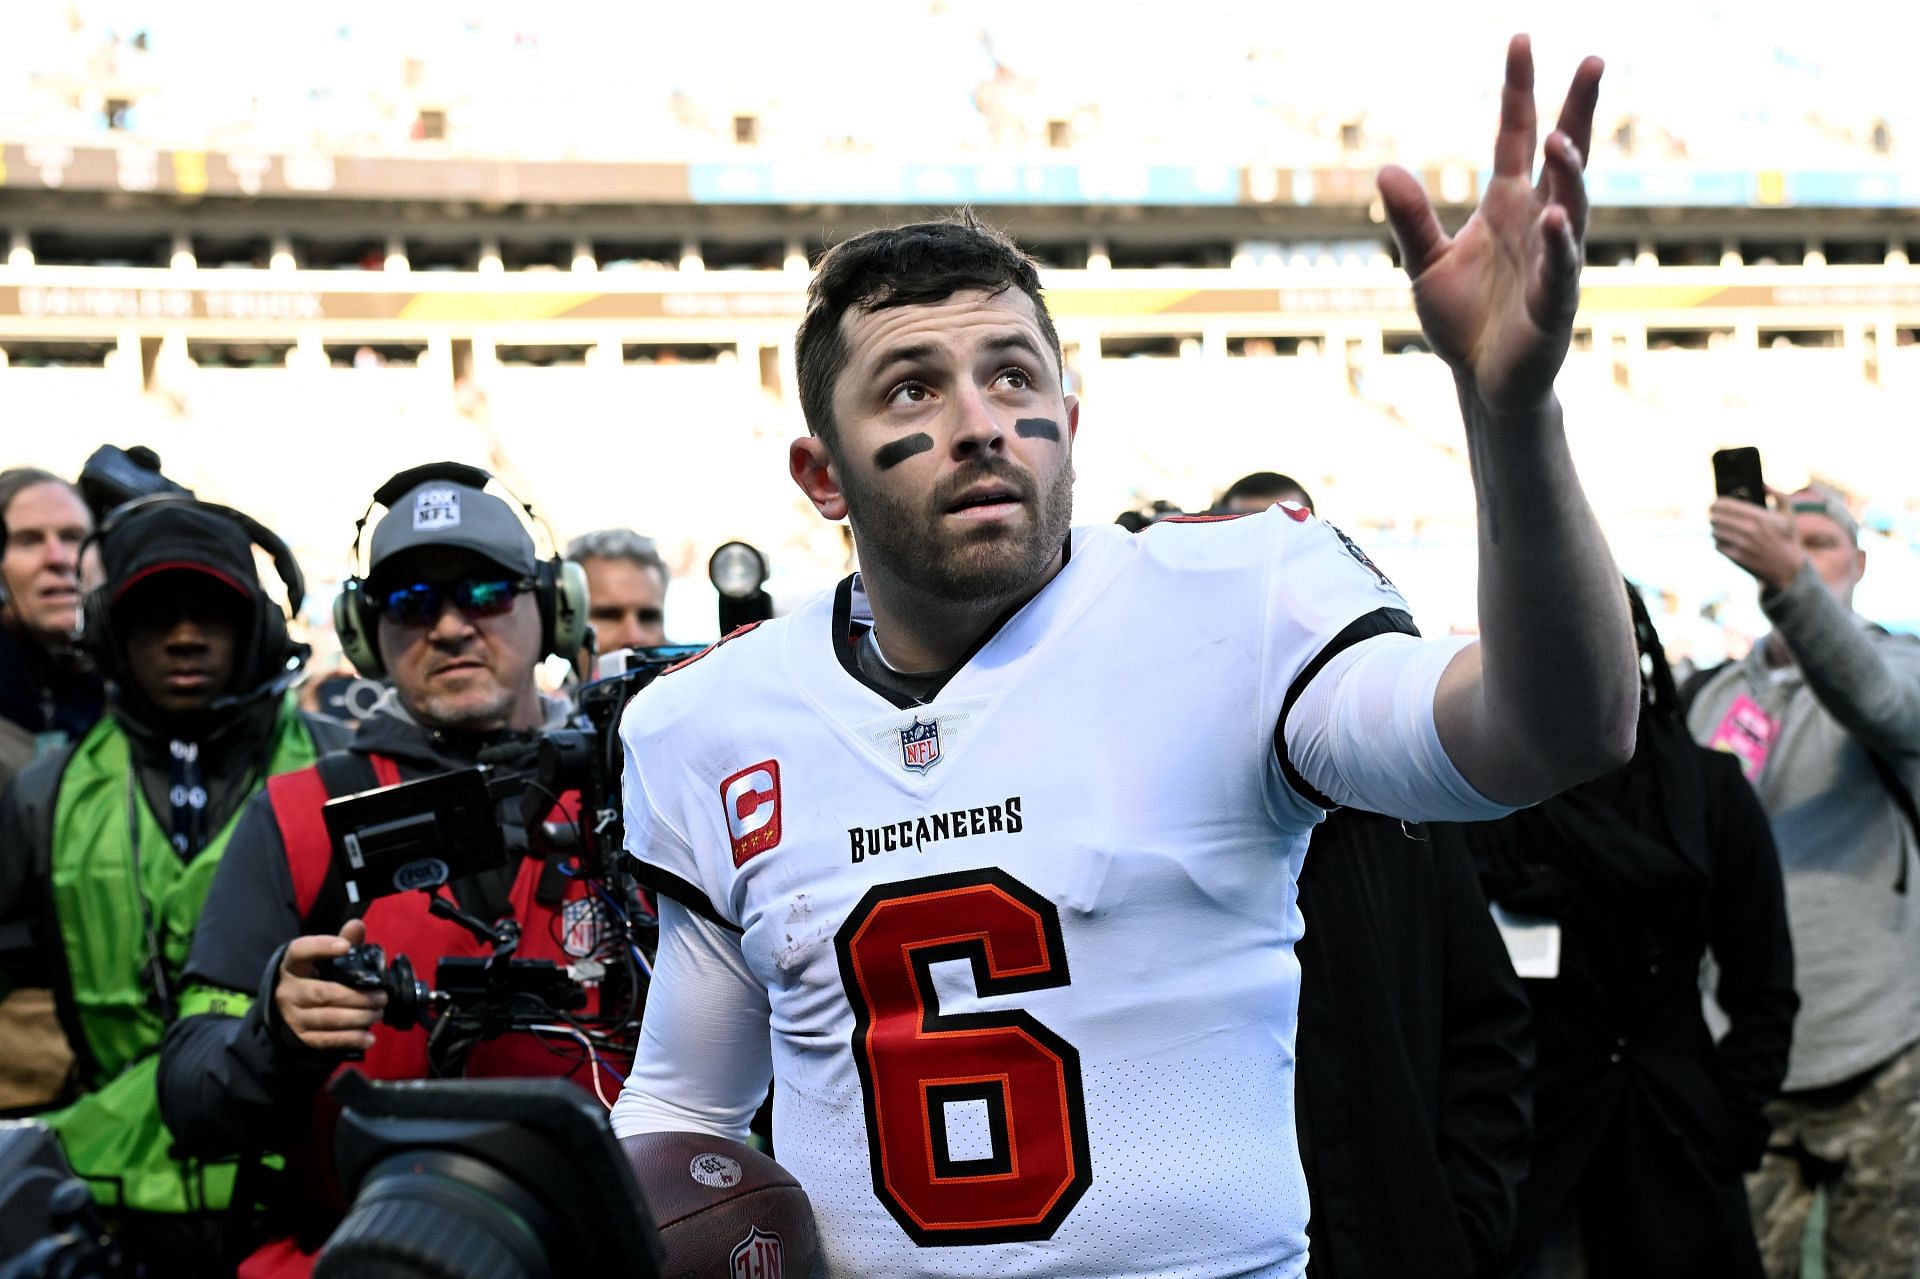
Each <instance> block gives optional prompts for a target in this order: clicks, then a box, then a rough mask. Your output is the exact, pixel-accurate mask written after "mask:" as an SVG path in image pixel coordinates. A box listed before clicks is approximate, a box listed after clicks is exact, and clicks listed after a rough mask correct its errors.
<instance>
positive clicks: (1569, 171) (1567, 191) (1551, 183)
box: [1542, 130, 1587, 239]
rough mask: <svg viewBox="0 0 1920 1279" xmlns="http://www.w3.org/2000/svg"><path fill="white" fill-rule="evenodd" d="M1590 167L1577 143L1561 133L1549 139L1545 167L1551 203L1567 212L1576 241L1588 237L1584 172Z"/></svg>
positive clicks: (1543, 169) (1544, 175) (1554, 133)
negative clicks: (1583, 170)
mask: <svg viewBox="0 0 1920 1279" xmlns="http://www.w3.org/2000/svg"><path fill="white" fill-rule="evenodd" d="M1586 164H1587V162H1586V158H1585V157H1584V156H1582V155H1581V153H1580V151H1579V149H1578V148H1577V147H1575V146H1574V145H1573V139H1571V138H1569V137H1568V136H1567V135H1566V134H1564V133H1561V132H1559V131H1558V130H1556V131H1554V132H1553V133H1551V134H1548V135H1547V148H1546V159H1545V163H1544V164H1543V166H1542V177H1543V179H1544V181H1545V185H1546V189H1547V201H1548V203H1550V204H1557V205H1559V206H1560V207H1561V208H1563V209H1565V210H1566V211H1567V220H1568V221H1569V222H1570V223H1571V224H1572V226H1573V233H1574V237H1575V238H1576V239H1579V238H1581V237H1583V236H1585V235H1586V233H1587V179H1586V175H1585V174H1583V173H1582V172H1581V170H1582V169H1584V168H1586Z"/></svg>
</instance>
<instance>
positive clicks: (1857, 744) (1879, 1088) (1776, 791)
mask: <svg viewBox="0 0 1920 1279" xmlns="http://www.w3.org/2000/svg"><path fill="white" fill-rule="evenodd" d="M1768 493H1769V495H1770V497H1771V499H1772V503H1771V505H1760V504H1757V503H1754V502H1749V501H1744V500H1742V499H1740V498H1737V497H1727V496H1723V497H1721V498H1720V499H1719V500H1718V501H1716V502H1715V503H1714V504H1713V507H1712V510H1711V513H1710V521H1711V524H1712V528H1713V539H1714V545H1715V546H1716V547H1717V548H1718V549H1719V551H1720V553H1721V554H1723V555H1725V556H1726V557H1727V558H1728V559H1730V560H1732V561H1733V562H1734V563H1735V564H1737V565H1739V566H1740V567H1741V568H1743V569H1745V570H1746V571H1747V572H1748V573H1750V574H1751V575H1752V576H1753V578H1754V580H1755V581H1756V582H1757V583H1758V584H1759V587H1760V607H1761V609H1762V611H1763V612H1765V613H1766V615H1767V617H1768V619H1769V620H1770V621H1771V622H1772V624H1773V630H1772V632H1771V633H1770V634H1769V635H1768V636H1767V637H1766V638H1765V639H1764V640H1762V641H1761V642H1760V643H1759V644H1757V645H1756V646H1755V647H1754V649H1753V651H1752V652H1751V653H1749V654H1748V655H1747V656H1746V657H1745V658H1744V659H1742V660H1740V661H1736V662H1729V663H1727V664H1726V665H1724V666H1721V667H1718V668H1715V669H1713V670H1711V671H1706V672H1702V673H1701V674H1699V675H1697V676H1695V677H1694V679H1693V680H1692V681H1691V682H1690V685H1689V690H1688V691H1689V694H1690V702H1689V709H1688V712H1687V725H1688V728H1689V729H1690V730H1691V731H1692V733H1693V735H1694V737H1695V739H1696V740H1698V741H1700V742H1702V743H1704V744H1706V745H1708V746H1713V747H1717V748H1719V749H1721V750H1725V751H1729V752H1731V753H1732V754H1733V755H1735V756H1736V757H1738V759H1739V760H1740V763H1741V767H1742V768H1743V770H1744V771H1745V773H1746V775H1747V780H1748V781H1749V782H1750V783H1752V785H1753V787H1754V789H1755V791H1756V792H1757V793H1758V795H1759V797H1760V803H1761V806H1762V807H1763V808H1764V809H1765V810H1766V812H1767V816H1768V819H1769V821H1770V823H1771V824H1772V827H1773V836H1774V842H1775V843H1776V844H1777V845H1778V846H1779V850H1780V861H1781V869H1782V872H1783V877H1784V881H1785V884H1786V896H1787V914H1788V920H1789V924H1790V927H1791V931H1792V936H1793V949H1794V953H1795V956H1796V967H1797V970H1798V985H1799V994H1800V1015H1799V1020H1798V1023H1797V1025H1796V1027H1795V1032H1794V1043H1793V1050H1792V1055H1791V1057H1790V1059H1789V1061H1788V1068H1787V1078H1786V1082H1785V1085H1784V1090H1783V1093H1782V1095H1781V1097H1780V1099H1779V1100H1778V1101H1777V1102H1775V1103H1774V1104H1773V1105H1772V1106H1770V1107H1769V1108H1768V1112H1767V1113H1768V1119H1769V1120H1770V1122H1771V1124H1772V1128H1773V1134H1772V1139H1771V1141H1770V1142H1769V1145H1768V1150H1767V1154H1766V1156H1765V1158H1764V1160H1763V1162H1762V1164H1761V1167H1760V1170H1759V1171H1758V1172H1757V1173H1755V1174H1754V1175H1753V1177H1752V1178H1751V1180H1750V1182H1749V1185H1748V1192H1749V1198H1750V1199H1751V1200H1752V1204H1753V1212H1754V1218H1755V1227H1756V1230H1757V1232H1758V1235H1759V1239H1760V1248H1761V1254H1762V1258H1763V1260H1764V1262H1765V1264H1766V1268H1767V1272H1768V1274H1769V1275H1774V1276H1781V1275H1791V1274H1797V1273H1798V1269H1799V1261H1800V1246H1801V1236H1802V1233H1803V1231H1804V1228H1805V1224H1806V1220H1807V1214H1808V1211H1809V1210H1810V1208H1811V1207H1812V1203H1813V1196H1814V1192H1815V1190H1816V1189H1818V1188H1819V1187H1820V1186H1822V1185H1824V1186H1825V1187H1826V1190H1827V1195H1828V1200H1827V1203H1828V1207H1827V1228H1826V1239H1825V1252H1826V1273H1827V1274H1828V1275H1830V1276H1834V1277H1835V1279H1846V1277H1848V1276H1853V1275H1867V1274H1899V1275H1905V1274H1907V1273H1909V1269H1910V1267H1911V1266H1912V1265H1913V1263H1914V1260H1915V1258H1916V1256H1920V980H1916V979H1915V978H1916V973H1920V893H1916V892H1914V891H1912V890H1911V884H1910V881H1911V879H1912V878H1913V877H1912V873H1911V872H1912V867H1913V861H1914V857H1915V855H1916V845H1917V843H1920V814H1917V813H1916V811H1915V807H1914V800H1913V785H1914V782H1915V779H1916V776H1917V775H1920V642H1916V641H1914V640H1913V639H1910V638H1905V637H1897V636H1894V635H1891V634H1889V633H1887V632H1886V631H1885V630H1883V629H1881V628H1880V627H1878V626H1875V625H1873V624H1872V623H1871V622H1868V621H1867V620H1866V619H1864V618H1862V617H1860V616H1858V615H1857V614H1856V613H1855V612H1854V611H1853V592H1854V588H1855V587H1856V586H1857V585H1858V584H1859V582H1860V579H1861V576H1862V575H1863V574H1864V573H1865V571H1866V567H1867V555H1866V552H1865V551H1864V550H1862V549H1861V547H1860V545H1859V526H1858V525H1857V524H1856V523H1855V521H1854V518H1853V516H1852V514H1851V513H1850V512H1849V511H1848V510H1847V506H1846V503H1845V501H1844V500H1843V499H1842V497H1841V495H1840V494H1839V493H1837V492H1835V491H1834V490H1832V489H1830V488H1828V487H1826V486H1825V485H1821V484H1812V485H1809V486H1807V487H1806V488H1804V489H1801V490H1800V491H1798V492H1796V493H1792V494H1782V493H1779V492H1777V491H1774V490H1771V489H1769V490H1768Z"/></svg>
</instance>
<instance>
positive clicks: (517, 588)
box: [374, 577, 533, 626]
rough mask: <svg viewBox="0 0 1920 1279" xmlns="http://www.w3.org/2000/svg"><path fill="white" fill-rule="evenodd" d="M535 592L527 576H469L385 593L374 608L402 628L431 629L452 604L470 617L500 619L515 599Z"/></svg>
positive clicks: (380, 596)
mask: <svg viewBox="0 0 1920 1279" xmlns="http://www.w3.org/2000/svg"><path fill="white" fill-rule="evenodd" d="M532 589H533V580H532V579H531V578H525V577H518V578H515V577H466V578H461V579H460V580H459V581H457V582H414V583H413V584H412V585H409V586H401V587H396V588H395V589H393V590H391V591H382V592H380V594H378V595H377V596H375V597H374V605H375V607H377V608H378V609H379V610H380V613H381V615H382V616H383V617H386V618H388V619H389V620H391V621H393V622H395V623H396V624H398V625H400V626H431V625H433V623H434V622H435V621H436V620H438V619H439V617H440V610H441V609H443V608H445V607H446V606H447V604H448V603H449V602H451V603H452V604H453V606H454V607H455V608H457V609H459V610H460V611H461V612H462V613H464V614H466V615H467V616H468V617H499V616H500V615H501V614H502V613H506V612H509V611H510V610H511V609H512V608H513V597H514V596H516V595H518V594H520V592H522V591H530V590H532Z"/></svg>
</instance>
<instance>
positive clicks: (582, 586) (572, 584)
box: [542, 559, 588, 662]
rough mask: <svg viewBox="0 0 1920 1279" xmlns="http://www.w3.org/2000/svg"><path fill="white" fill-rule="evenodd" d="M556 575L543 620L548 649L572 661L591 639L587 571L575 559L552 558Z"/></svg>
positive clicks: (543, 630) (550, 561)
mask: <svg viewBox="0 0 1920 1279" xmlns="http://www.w3.org/2000/svg"><path fill="white" fill-rule="evenodd" d="M548 563H549V564H551V565H552V566H553V568H554V572H555V574H556V577H555V578H554V580H553V581H554V584H553V599H552V601H551V603H550V604H549V606H548V608H547V611H546V615H545V617H544V618H543V619H542V621H543V623H544V625H543V626H542V634H544V635H545V636H546V638H547V651H548V652H549V653H553V654H555V655H556V656H559V657H564V658H566V659H567V660H568V661H569V662H571V661H572V660H573V658H574V654H576V653H578V652H579V651H580V646H581V645H582V644H584V643H585V642H586V639H587V622H588V616H587V570H586V569H584V568H582V567H581V566H580V565H578V564H576V563H574V562H573V561H572V560H566V559H553V560H549V561H548Z"/></svg>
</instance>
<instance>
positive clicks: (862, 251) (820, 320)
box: [794, 209, 1065, 444]
mask: <svg viewBox="0 0 1920 1279" xmlns="http://www.w3.org/2000/svg"><path fill="white" fill-rule="evenodd" d="M968 289H985V290H986V291H987V292H989V293H1004V292H1005V291H1006V290H1008V289H1019V290H1020V291H1021V292H1022V293H1024V294H1026V295H1027V297H1028V299H1029V300H1031V301H1032V303H1033V313H1034V316H1035V318H1036V319H1038V321H1039V323H1040V332H1041V333H1042V334H1043V335H1044V336H1045V337H1046V339H1047V344H1048V345H1049V346H1051V347H1052V348H1053V362H1054V369H1055V371H1056V372H1058V373H1061V374H1063V375H1064V373H1065V367H1064V361H1063V360H1062V358H1061V354H1060V335H1059V334H1058V333H1056V332H1055V331H1054V327H1053V316H1052V315H1051V314H1049V313H1048V311H1047V303H1046V300H1045V299H1044V298H1042V297H1041V295H1040V273H1039V270H1038V267H1037V264H1036V263H1035V262H1034V260H1033V259H1032V258H1030V257H1028V256H1027V254H1026V253H1025V252H1024V251H1023V250H1022V249H1021V248H1020V246H1019V245H1017V244H1015V243H1014V242H1013V241H1012V240H1011V239H1009V238H1008V237H1007V236H1005V235H1003V234H1001V233H1000V232H999V231H996V230H994V229H993V228H992V227H990V226H988V225H987V224H985V223H984V222H981V221H980V220H979V219H977V218H975V217H974V215H973V212H972V211H971V210H966V209H963V210H961V211H960V212H959V213H957V214H955V215H954V216H953V217H950V218H946V219H943V220H942V221H939V222H915V223H911V224H909V225H907V226H898V227H889V228H886V229H884V230H879V231H866V232H862V233H861V234H859V235H856V236H854V237H853V238H852V239H851V240H846V241H843V242H841V243H840V244H837V245H835V246H834V247H833V248H831V249H829V250H828V251H827V254H826V256H825V257H823V258H821V259H820V269H819V271H818V273H817V274H816V275H815V276H814V277H813V283H812V284H811V285H810V286H808V289H807V314H806V318H805V319H803V320H802V321H800V333H799V338H798V341H797V343H796V350H795V359H794V363H795V364H796V365H797V366H798V372H799V376H800V411H801V412H802V413H803V414H805V415H806V419H807V429H808V430H809V431H811V432H813V434H815V435H817V436H819V437H820V438H822V439H824V440H826V441H827V442H828V443H829V444H831V443H832V442H833V427H834V421H833V385H834V383H835V382H836V381H838V380H839V377H840V372H841V370H842V369H844V368H846V365H847V341H846V338H845V336H844V335H843V334H842V333H841V331H840V321H841V318H842V317H843V316H845V315H846V313H847V312H849V311H882V310H885V309H887V308H888V307H896V306H915V305H919V304H923V303H929V302H940V301H943V300H945V299H946V298H949V297H952V296H953V295H954V294H955V293H960V292H963V291H965V290H968Z"/></svg>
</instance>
